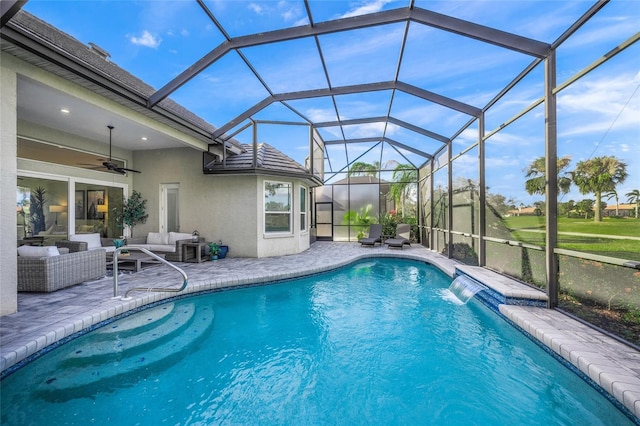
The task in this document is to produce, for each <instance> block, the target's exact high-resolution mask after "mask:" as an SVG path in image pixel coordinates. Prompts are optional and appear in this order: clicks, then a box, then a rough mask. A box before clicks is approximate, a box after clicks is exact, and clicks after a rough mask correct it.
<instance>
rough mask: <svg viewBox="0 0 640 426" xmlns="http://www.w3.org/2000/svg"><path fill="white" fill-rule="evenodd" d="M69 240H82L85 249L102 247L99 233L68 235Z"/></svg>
mask: <svg viewBox="0 0 640 426" xmlns="http://www.w3.org/2000/svg"><path fill="white" fill-rule="evenodd" d="M69 241H84V242H85V243H87V250H94V249H98V248H102V242H101V241H100V234H98V233H94V234H75V235H70V236H69Z"/></svg>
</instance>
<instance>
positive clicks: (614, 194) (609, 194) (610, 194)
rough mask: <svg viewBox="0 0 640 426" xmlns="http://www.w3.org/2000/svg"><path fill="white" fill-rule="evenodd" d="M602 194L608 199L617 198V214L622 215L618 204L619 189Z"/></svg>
mask: <svg viewBox="0 0 640 426" xmlns="http://www.w3.org/2000/svg"><path fill="white" fill-rule="evenodd" d="M602 196H603V197H605V198H606V199H607V200H610V199H612V198H615V200H616V216H620V214H619V213H620V211H619V209H618V204H619V200H618V191H616V190H615V189H614V190H613V191H607V192H605V193H603V194H602Z"/></svg>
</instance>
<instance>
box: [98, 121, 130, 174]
mask: <svg viewBox="0 0 640 426" xmlns="http://www.w3.org/2000/svg"><path fill="white" fill-rule="evenodd" d="M107 127H108V128H109V159H108V160H106V161H103V162H102V166H98V167H93V168H94V169H100V168H102V167H104V168H106V169H107V170H108V171H110V172H115V173H120V174H121V175H123V174H125V173H127V172H133V173H140V171H138V170H134V169H128V168H126V167H120V166H119V165H118V164H117V163H114V162H113V159H112V158H111V132H112V131H113V129H114V127H113V126H111V125H107Z"/></svg>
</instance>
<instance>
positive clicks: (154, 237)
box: [147, 232, 169, 244]
mask: <svg viewBox="0 0 640 426" xmlns="http://www.w3.org/2000/svg"><path fill="white" fill-rule="evenodd" d="M147 244H169V235H168V234H167V233H166V232H149V234H147Z"/></svg>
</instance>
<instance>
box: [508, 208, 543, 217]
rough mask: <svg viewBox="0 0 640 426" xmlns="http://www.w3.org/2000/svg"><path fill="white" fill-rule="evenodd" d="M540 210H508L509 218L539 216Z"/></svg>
mask: <svg viewBox="0 0 640 426" xmlns="http://www.w3.org/2000/svg"><path fill="white" fill-rule="evenodd" d="M539 215H540V210H539V209H538V208H537V207H521V208H517V209H513V210H509V216H539Z"/></svg>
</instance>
